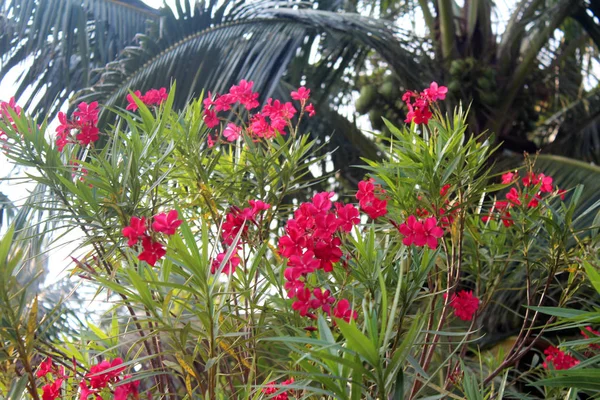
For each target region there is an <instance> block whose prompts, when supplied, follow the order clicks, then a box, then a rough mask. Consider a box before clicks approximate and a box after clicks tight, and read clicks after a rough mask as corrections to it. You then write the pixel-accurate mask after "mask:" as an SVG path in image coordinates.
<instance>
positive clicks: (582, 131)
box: [536, 90, 600, 164]
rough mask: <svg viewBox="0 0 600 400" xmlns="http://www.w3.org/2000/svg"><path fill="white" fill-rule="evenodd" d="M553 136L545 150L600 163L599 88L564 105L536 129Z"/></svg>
mask: <svg viewBox="0 0 600 400" xmlns="http://www.w3.org/2000/svg"><path fill="white" fill-rule="evenodd" d="M536 133H537V134H538V135H542V136H545V137H553V141H552V142H551V143H549V144H548V145H546V146H545V150H546V151H548V152H550V153H552V154H557V155H562V156H566V157H572V158H576V159H578V160H583V161H587V162H594V163H596V164H598V163H600V91H598V90H594V91H592V92H591V93H589V94H587V95H585V96H583V97H581V98H579V99H577V100H575V101H573V102H572V103H571V104H569V105H567V106H564V107H563V108H562V109H561V110H560V111H558V112H557V113H555V114H554V115H552V116H551V117H549V118H548V119H547V120H546V121H545V122H544V124H543V125H541V126H540V128H539V129H538V130H537V132H536Z"/></svg>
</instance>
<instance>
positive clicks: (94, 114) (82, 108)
mask: <svg viewBox="0 0 600 400" xmlns="http://www.w3.org/2000/svg"><path fill="white" fill-rule="evenodd" d="M98 112H99V110H98V102H97V101H94V102H92V103H90V104H88V103H86V102H83V101H82V102H81V103H79V105H78V106H77V111H75V112H73V117H75V118H77V121H78V122H79V123H80V124H85V123H90V124H92V125H96V124H97V123H98Z"/></svg>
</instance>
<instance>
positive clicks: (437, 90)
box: [423, 82, 448, 102]
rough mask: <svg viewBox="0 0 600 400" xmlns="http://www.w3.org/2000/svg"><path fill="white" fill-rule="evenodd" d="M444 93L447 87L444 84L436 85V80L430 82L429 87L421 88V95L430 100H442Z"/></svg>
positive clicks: (446, 91) (444, 96)
mask: <svg viewBox="0 0 600 400" xmlns="http://www.w3.org/2000/svg"><path fill="white" fill-rule="evenodd" d="M446 93H448V88H447V87H446V86H438V84H437V83H436V82H431V84H430V85H429V88H428V89H425V90H423V96H424V97H426V98H427V99H428V100H429V101H431V102H434V101H438V100H444V99H445V98H446Z"/></svg>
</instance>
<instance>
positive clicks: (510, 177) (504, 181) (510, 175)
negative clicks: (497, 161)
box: [502, 172, 519, 185]
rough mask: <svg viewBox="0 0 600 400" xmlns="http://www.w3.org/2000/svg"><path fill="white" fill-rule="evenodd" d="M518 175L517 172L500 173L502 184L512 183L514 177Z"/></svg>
mask: <svg viewBox="0 0 600 400" xmlns="http://www.w3.org/2000/svg"><path fill="white" fill-rule="evenodd" d="M518 177H519V174H517V173H514V172H507V173H505V174H504V175H502V184H503V185H508V184H510V183H513V182H514V181H515V179H517V178H518Z"/></svg>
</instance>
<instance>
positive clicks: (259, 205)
mask: <svg viewBox="0 0 600 400" xmlns="http://www.w3.org/2000/svg"><path fill="white" fill-rule="evenodd" d="M248 204H250V206H251V207H252V215H253V216H254V215H257V214H258V213H259V212H261V211H266V210H268V209H269V208H271V205H270V204H269V203H265V202H264V201H262V200H248Z"/></svg>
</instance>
